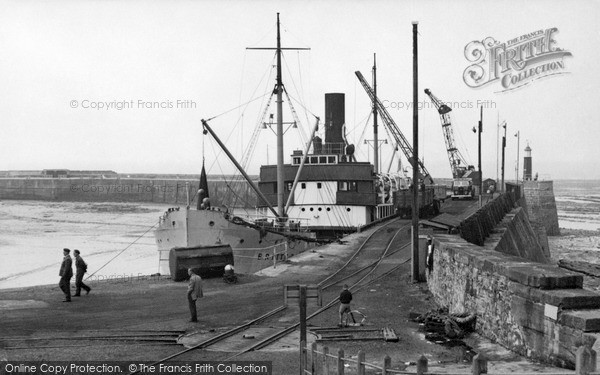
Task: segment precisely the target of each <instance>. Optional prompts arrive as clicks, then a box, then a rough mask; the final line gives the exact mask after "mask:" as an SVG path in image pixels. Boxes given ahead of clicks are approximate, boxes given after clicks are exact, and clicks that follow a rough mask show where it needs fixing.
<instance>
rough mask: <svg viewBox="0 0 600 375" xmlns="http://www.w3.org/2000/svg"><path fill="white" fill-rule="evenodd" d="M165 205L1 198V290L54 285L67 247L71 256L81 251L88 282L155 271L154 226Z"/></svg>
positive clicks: (131, 278)
mask: <svg viewBox="0 0 600 375" xmlns="http://www.w3.org/2000/svg"><path fill="white" fill-rule="evenodd" d="M165 209H166V206H164V205H152V204H131V203H81V202H41V201H4V202H0V257H1V259H2V262H0V288H13V287H22V286H31V285H43V284H54V283H58V281H59V277H58V271H59V269H60V264H61V262H62V253H63V251H62V249H63V248H65V247H66V248H70V249H71V256H73V253H72V250H74V249H79V250H80V251H81V256H82V257H83V259H84V260H85V261H86V262H87V263H88V274H87V275H86V277H89V280H111V279H124V280H132V281H134V280H135V278H136V277H137V276H138V275H149V274H153V273H156V272H158V261H157V258H158V255H157V250H156V245H155V242H154V236H153V233H152V228H153V226H154V225H155V224H156V223H157V222H158V217H159V216H160V215H161V214H162V212H163V211H164V210H165ZM113 258H114V259H113ZM72 281H73V282H74V279H73V280H72Z"/></svg>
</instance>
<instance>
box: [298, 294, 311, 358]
mask: <svg viewBox="0 0 600 375" xmlns="http://www.w3.org/2000/svg"><path fill="white" fill-rule="evenodd" d="M299 304H300V343H301V344H304V345H305V346H304V347H301V348H300V352H301V353H302V351H304V352H306V285H300V299H299ZM313 363H314V361H313Z"/></svg>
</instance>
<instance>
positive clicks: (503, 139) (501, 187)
mask: <svg viewBox="0 0 600 375" xmlns="http://www.w3.org/2000/svg"><path fill="white" fill-rule="evenodd" d="M507 126H508V124H507V123H506V121H504V124H503V125H502V127H503V128H504V136H503V137H502V185H500V189H501V190H500V191H501V192H503V193H504V191H505V190H506V189H505V188H504V149H505V148H506V127H507Z"/></svg>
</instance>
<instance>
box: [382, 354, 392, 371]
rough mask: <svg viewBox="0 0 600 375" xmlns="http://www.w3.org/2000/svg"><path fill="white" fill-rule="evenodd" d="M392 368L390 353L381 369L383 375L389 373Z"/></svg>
mask: <svg viewBox="0 0 600 375" xmlns="http://www.w3.org/2000/svg"><path fill="white" fill-rule="evenodd" d="M391 368H392V359H391V358H390V356H389V355H386V356H385V357H384V358H383V367H382V369H381V375H388V370H389V369H391Z"/></svg>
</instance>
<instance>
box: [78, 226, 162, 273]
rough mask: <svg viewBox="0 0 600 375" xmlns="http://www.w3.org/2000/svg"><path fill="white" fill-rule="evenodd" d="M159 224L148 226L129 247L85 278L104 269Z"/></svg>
mask: <svg viewBox="0 0 600 375" xmlns="http://www.w3.org/2000/svg"><path fill="white" fill-rule="evenodd" d="M157 225H158V223H156V224H154V225H153V226H151V227H150V228H148V230H147V231H145V232H144V233H142V235H141V236H139V237H138V238H136V239H135V240H134V241H133V242H132V243H130V244H129V245H127V247H125V248H124V249H123V250H121V251H120V252H119V253H118V254H117V255H115V256H114V257H112V258H111V259H110V260H109V261H108V262H106V263H104V264H103V265H102V267H100V268H98V269H97V270H96V271H94V273H92V274H91V275H88V277H86V278H85V279H86V280H87V279H89V278H90V277H92V276H94V275H95V274H96V273H97V272H98V271H100V270H101V269H103V268H104V267H106V266H107V265H108V264H109V263H110V262H112V261H113V260H115V258H116V257H118V256H119V255H121V254H123V252H124V251H125V250H127V249H129V248H130V247H131V246H132V245H133V244H134V243H136V242H138V240H139V239H140V238H142V237H144V236H145V235H146V233H148V232H150V231H151V230H152V229H154V227H156V226H157Z"/></svg>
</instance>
